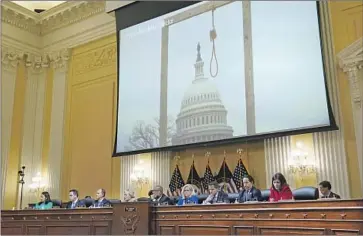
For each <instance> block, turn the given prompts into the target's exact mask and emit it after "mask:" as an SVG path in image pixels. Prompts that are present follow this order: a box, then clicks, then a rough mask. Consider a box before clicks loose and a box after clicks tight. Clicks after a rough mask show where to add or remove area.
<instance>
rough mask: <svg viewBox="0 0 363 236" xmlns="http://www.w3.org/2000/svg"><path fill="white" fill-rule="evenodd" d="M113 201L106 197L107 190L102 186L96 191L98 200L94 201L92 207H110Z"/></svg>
mask: <svg viewBox="0 0 363 236" xmlns="http://www.w3.org/2000/svg"><path fill="white" fill-rule="evenodd" d="M110 206H111V202H110V201H109V200H107V199H106V190H104V189H103V188H100V189H98V190H97V192H96V201H95V202H94V203H93V205H92V207H110Z"/></svg>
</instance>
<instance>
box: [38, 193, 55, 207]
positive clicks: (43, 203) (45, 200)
mask: <svg viewBox="0 0 363 236" xmlns="http://www.w3.org/2000/svg"><path fill="white" fill-rule="evenodd" d="M52 208H53V202H52V200H50V195H49V193H48V192H42V194H41V195H40V202H38V203H37V204H35V207H34V209H36V210H46V209H52Z"/></svg>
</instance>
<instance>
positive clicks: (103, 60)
mask: <svg viewBox="0 0 363 236" xmlns="http://www.w3.org/2000/svg"><path fill="white" fill-rule="evenodd" d="M116 58H117V55H116V38H115V37H114V36H110V37H106V38H103V39H101V40H98V41H95V42H91V43H88V44H85V45H83V46H80V47H78V48H74V49H73V50H72V58H71V64H70V77H69V81H68V94H67V102H66V103H67V104H66V113H65V119H66V121H65V122H66V125H65V127H66V128H65V145H64V160H63V164H62V177H61V183H62V197H63V199H67V196H68V190H69V189H71V188H76V189H78V190H79V191H80V197H84V196H86V195H91V196H94V195H95V192H96V190H97V189H98V188H105V189H106V191H107V192H108V196H107V197H109V198H119V197H120V180H119V179H120V159H119V158H112V157H111V156H112V148H113V142H114V131H115V120H116V119H115V112H116V105H115V104H116V103H115V102H116V91H117V82H116V81H117V70H116Z"/></svg>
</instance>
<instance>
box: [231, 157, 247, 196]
mask: <svg viewBox="0 0 363 236" xmlns="http://www.w3.org/2000/svg"><path fill="white" fill-rule="evenodd" d="M247 175H248V171H247V169H246V167H245V165H244V164H243V161H242V159H239V160H238V164H237V166H236V168H235V169H234V172H233V180H234V182H235V184H236V187H237V190H238V191H239V190H240V188H242V180H243V177H244V176H247Z"/></svg>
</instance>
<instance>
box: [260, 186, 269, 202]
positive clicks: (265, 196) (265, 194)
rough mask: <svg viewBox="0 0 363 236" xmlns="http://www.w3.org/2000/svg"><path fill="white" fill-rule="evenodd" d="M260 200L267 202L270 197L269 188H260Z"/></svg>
mask: <svg viewBox="0 0 363 236" xmlns="http://www.w3.org/2000/svg"><path fill="white" fill-rule="evenodd" d="M261 196H262V201H263V202H267V201H268V199H269V197H270V189H262V190H261Z"/></svg>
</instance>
